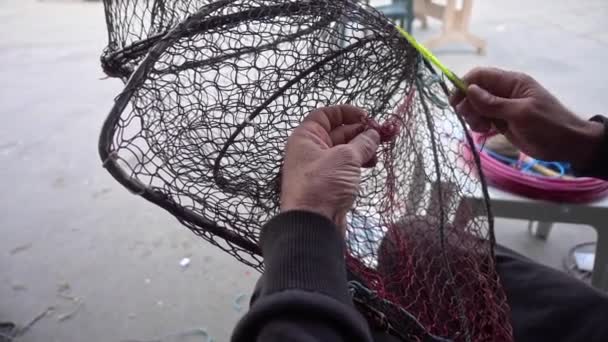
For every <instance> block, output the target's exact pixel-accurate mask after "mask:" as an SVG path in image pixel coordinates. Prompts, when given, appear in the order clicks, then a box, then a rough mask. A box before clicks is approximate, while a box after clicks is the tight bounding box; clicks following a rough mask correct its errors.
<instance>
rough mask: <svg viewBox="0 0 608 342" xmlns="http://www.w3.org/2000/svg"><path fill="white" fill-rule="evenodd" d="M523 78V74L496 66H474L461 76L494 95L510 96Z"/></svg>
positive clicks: (467, 81) (469, 82) (468, 82)
mask: <svg viewBox="0 0 608 342" xmlns="http://www.w3.org/2000/svg"><path fill="white" fill-rule="evenodd" d="M523 78H524V77H523V74H520V73H516V72H512V71H507V70H502V69H498V68H475V69H473V70H471V71H470V72H468V73H467V74H466V75H465V76H464V77H463V81H465V82H466V83H467V84H476V85H478V86H479V87H481V88H483V89H486V90H487V91H488V92H490V93H492V94H494V95H496V96H500V97H505V98H511V97H512V96H513V94H514V89H516V88H517V86H518V85H520V84H521V82H522V79H523ZM467 95H468V94H467Z"/></svg>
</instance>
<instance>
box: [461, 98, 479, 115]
mask: <svg viewBox="0 0 608 342" xmlns="http://www.w3.org/2000/svg"><path fill="white" fill-rule="evenodd" d="M455 111H456V114H458V115H460V116H462V117H463V118H464V119H465V120H467V119H468V118H469V117H471V116H479V114H477V113H475V108H474V107H473V106H472V105H471V103H470V102H469V100H468V99H466V98H465V99H464V100H463V101H462V102H460V103H459V104H458V105H457V106H456V107H455Z"/></svg>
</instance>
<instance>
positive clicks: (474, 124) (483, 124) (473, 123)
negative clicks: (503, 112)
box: [467, 116, 492, 133]
mask: <svg viewBox="0 0 608 342" xmlns="http://www.w3.org/2000/svg"><path fill="white" fill-rule="evenodd" d="M467 123H468V124H469V127H471V130H473V131H474V132H477V133H488V132H489V131H490V130H491V129H492V121H490V120H489V119H487V118H484V117H482V116H472V117H470V118H469V119H467Z"/></svg>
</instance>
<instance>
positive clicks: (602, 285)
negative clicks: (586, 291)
mask: <svg viewBox="0 0 608 342" xmlns="http://www.w3.org/2000/svg"><path fill="white" fill-rule="evenodd" d="M594 228H595V231H596V232H597V245H596V247H595V263H594V265H593V275H592V276H591V285H593V287H595V288H598V289H600V290H603V291H608V234H606V233H601V230H600V228H596V227H594Z"/></svg>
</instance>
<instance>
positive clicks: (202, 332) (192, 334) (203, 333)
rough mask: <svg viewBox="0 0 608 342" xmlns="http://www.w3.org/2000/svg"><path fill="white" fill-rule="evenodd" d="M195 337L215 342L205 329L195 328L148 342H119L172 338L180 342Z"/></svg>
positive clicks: (157, 341) (207, 341)
mask: <svg viewBox="0 0 608 342" xmlns="http://www.w3.org/2000/svg"><path fill="white" fill-rule="evenodd" d="M196 336H200V337H204V340H201V341H200V342H214V341H215V340H214V339H213V337H211V335H210V334H209V333H208V332H207V329H205V328H195V329H189V330H185V331H183V332H177V333H173V334H169V335H165V336H163V337H160V338H154V339H150V340H133V339H128V340H122V341H120V342H164V341H169V339H170V338H172V337H177V338H179V339H180V340H181V339H184V338H186V337H196Z"/></svg>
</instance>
